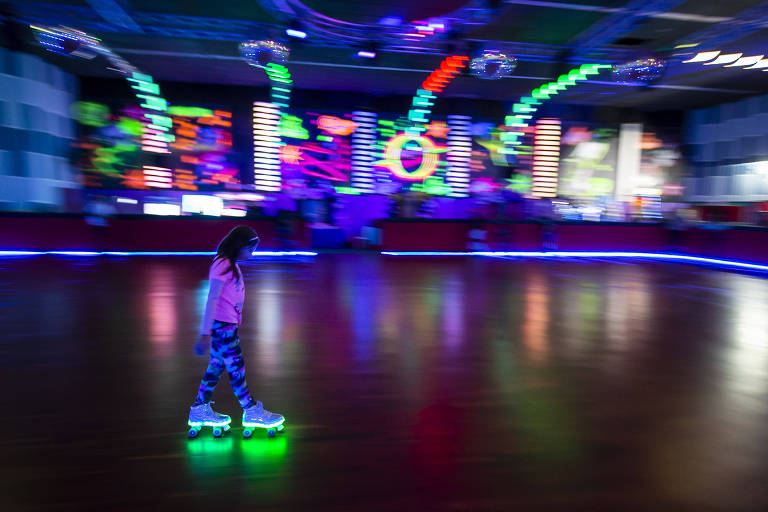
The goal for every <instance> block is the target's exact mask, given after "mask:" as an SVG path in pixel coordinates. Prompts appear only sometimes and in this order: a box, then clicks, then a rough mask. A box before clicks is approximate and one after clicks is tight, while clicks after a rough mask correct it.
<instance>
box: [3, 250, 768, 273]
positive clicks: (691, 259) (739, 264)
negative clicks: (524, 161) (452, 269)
mask: <svg viewBox="0 0 768 512" xmlns="http://www.w3.org/2000/svg"><path fill="white" fill-rule="evenodd" d="M215 254H216V253H215V252H212V251H211V252H162V251H157V252H152V251H139V252H130V251H104V252H97V251H0V256H42V255H52V256H214V255H215ZM317 254H318V253H317V252H313V251H256V252H254V253H253V256H254V257H264V256H317ZM381 254H382V255H384V256H483V257H491V258H539V259H558V258H562V259H565V258H614V259H645V260H655V261H669V262H677V263H692V264H698V265H706V266H717V267H723V268H731V269H742V270H757V271H763V272H765V271H768V265H763V264H760V263H750V262H747V261H738V260H728V259H721V258H709V257H704V256H691V255H686V254H670V253H662V252H622V251H475V252H450V251H413V252H398V251H383V252H381Z"/></svg>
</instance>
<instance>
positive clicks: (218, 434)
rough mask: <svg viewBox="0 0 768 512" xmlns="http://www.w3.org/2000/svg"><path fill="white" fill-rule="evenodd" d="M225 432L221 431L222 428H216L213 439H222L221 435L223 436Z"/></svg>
mask: <svg viewBox="0 0 768 512" xmlns="http://www.w3.org/2000/svg"><path fill="white" fill-rule="evenodd" d="M223 432H224V431H223V430H221V428H220V427H216V428H214V429H213V437H221V434H222V433H223Z"/></svg>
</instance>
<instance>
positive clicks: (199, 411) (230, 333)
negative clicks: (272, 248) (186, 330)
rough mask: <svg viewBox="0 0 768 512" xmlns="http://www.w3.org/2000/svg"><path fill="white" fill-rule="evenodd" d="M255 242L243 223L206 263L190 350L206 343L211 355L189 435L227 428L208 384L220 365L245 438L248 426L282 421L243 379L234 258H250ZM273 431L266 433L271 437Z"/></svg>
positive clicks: (239, 287) (239, 277)
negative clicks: (204, 297)
mask: <svg viewBox="0 0 768 512" xmlns="http://www.w3.org/2000/svg"><path fill="white" fill-rule="evenodd" d="M258 243H259V237H258V236H257V235H256V232H255V231H253V230H252V229H251V228H249V227H248V226H238V227H236V228H234V229H233V230H232V231H231V232H230V233H229V234H228V235H227V236H226V238H224V240H222V241H221V243H220V244H219V247H218V249H217V251H216V258H214V260H213V263H212V264H211V268H210V272H209V274H208V280H209V285H210V290H209V292H208V301H207V302H206V305H205V312H204V314H203V322H202V325H201V326H200V339H199V340H198V342H197V343H196V344H195V353H196V354H197V355H200V356H201V355H204V354H205V352H206V350H207V349H208V347H209V346H210V347H211V359H210V362H209V363H208V369H207V370H206V372H205V375H204V376H203V380H202V382H201V383H200V390H199V391H198V393H197V399H196V400H195V403H194V404H193V405H192V407H191V408H190V410H189V422H188V423H189V425H190V427H193V428H192V429H191V430H190V432H189V435H190V436H191V437H194V436H195V435H197V431H199V430H200V428H199V427H202V426H204V425H205V426H212V427H224V430H228V429H229V423H230V421H231V419H230V417H229V416H227V415H226V414H219V413H217V412H214V411H213V409H211V395H212V394H213V388H214V387H215V386H216V383H217V382H218V380H219V377H220V376H221V374H222V372H223V371H224V369H225V368H226V370H227V373H228V374H229V382H230V384H231V385H232V391H234V393H235V396H236V397H237V399H238V400H239V401H240V405H241V406H242V407H243V427H245V430H244V434H245V436H246V437H248V436H250V433H251V432H252V430H253V427H256V426H259V427H266V428H273V427H277V426H280V425H282V423H283V421H284V418H283V416H282V415H280V414H275V413H272V412H269V411H267V410H265V409H264V406H263V405H262V404H261V402H258V401H255V400H253V399H252V398H251V394H250V392H249V391H248V385H247V384H246V383H245V361H243V357H242V351H241V350H240V339H239V338H238V335H237V328H238V325H239V324H240V320H241V313H242V309H243V302H244V300H245V285H244V284H243V274H242V272H241V271H240V267H239V266H238V265H237V261H238V260H240V261H244V260H247V259H248V258H250V257H251V255H252V253H253V250H254V249H255V248H256V246H257V245H258ZM193 430H194V431H195V433H194V434H193V433H192V431H193ZM220 434H221V430H220V429H219V430H216V429H214V435H220ZM272 434H273V432H272V431H270V435H272Z"/></svg>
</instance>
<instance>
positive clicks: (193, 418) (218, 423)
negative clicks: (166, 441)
mask: <svg viewBox="0 0 768 512" xmlns="http://www.w3.org/2000/svg"><path fill="white" fill-rule="evenodd" d="M212 403H213V402H209V403H207V404H200V405H193V406H192V407H190V408H189V421H187V424H188V425H189V432H188V433H187V435H189V437H197V434H199V433H200V431H201V430H202V429H203V427H212V428H213V437H221V435H222V434H223V433H224V432H227V431H229V424H230V423H231V422H232V418H230V417H229V416H227V415H226V414H219V413H217V412H216V411H214V410H213V409H211V404H212Z"/></svg>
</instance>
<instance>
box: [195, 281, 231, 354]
mask: <svg viewBox="0 0 768 512" xmlns="http://www.w3.org/2000/svg"><path fill="white" fill-rule="evenodd" d="M222 288H224V281H222V280H220V279H211V280H209V289H208V300H206V301H205V311H203V320H202V322H201V323H200V338H199V339H198V341H197V344H196V345H195V353H197V354H198V355H203V354H205V350H206V349H207V348H208V347H207V345H208V344H210V341H211V328H212V327H213V315H214V313H216V306H217V305H218V304H219V297H220V296H221V290H222Z"/></svg>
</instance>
